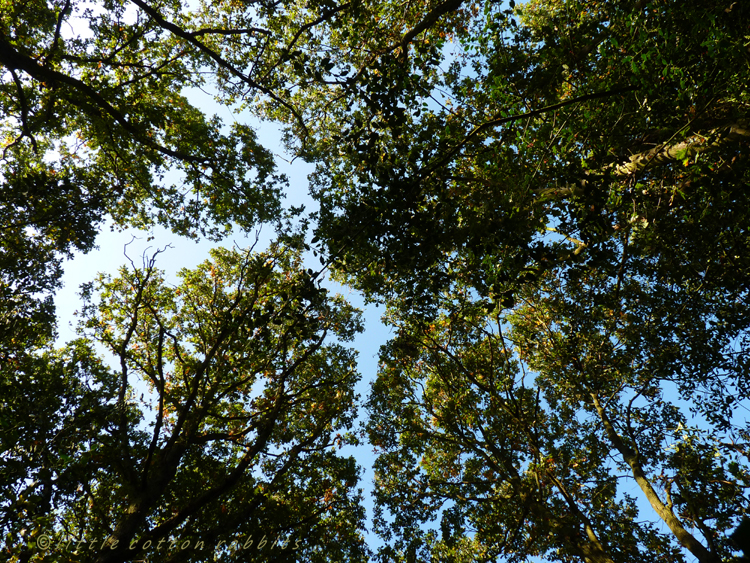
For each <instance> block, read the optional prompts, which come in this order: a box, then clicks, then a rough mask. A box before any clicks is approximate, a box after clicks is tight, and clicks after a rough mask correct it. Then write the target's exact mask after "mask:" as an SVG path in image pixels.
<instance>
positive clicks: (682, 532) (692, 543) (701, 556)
mask: <svg viewBox="0 0 750 563" xmlns="http://www.w3.org/2000/svg"><path fill="white" fill-rule="evenodd" d="M591 399H592V402H593V404H594V408H595V409H596V412H597V414H598V415H599V420H600V421H601V423H602V425H603V426H604V431H605V433H606V434H607V438H609V441H610V442H612V445H613V446H614V447H615V449H616V450H617V451H618V452H620V455H621V456H622V458H623V460H624V461H625V463H627V464H628V465H629V466H630V469H631V471H632V473H633V477H634V478H635V481H636V483H638V486H639V487H640V488H641V490H642V491H643V493H644V494H645V495H646V499H647V500H648V502H649V504H650V505H651V507H652V508H653V509H654V510H655V511H656V513H657V514H658V515H659V517H660V518H661V519H662V520H663V521H664V522H665V523H666V524H667V526H668V527H669V529H670V530H671V531H672V533H673V534H674V535H675V537H676V538H677V540H678V541H679V542H680V544H681V545H682V546H683V547H685V548H686V549H688V550H689V551H690V553H692V554H693V555H694V556H695V557H697V558H698V561H700V563H720V561H721V559H720V558H719V557H717V556H716V555H714V554H713V553H711V552H710V551H708V549H706V548H705V547H704V546H703V544H702V543H700V542H699V541H698V540H697V539H695V537H694V536H693V535H692V534H691V533H690V532H688V531H687V530H686V529H685V527H684V526H683V525H682V522H680V520H678V519H677V517H676V516H675V515H674V512H672V510H671V509H670V508H668V507H667V506H666V505H665V504H664V502H662V500H661V499H660V498H659V495H658V494H656V491H655V490H654V488H653V486H652V485H651V482H650V481H649V480H648V478H647V477H646V474H645V473H644V471H643V465H642V464H641V460H640V459H639V456H638V454H637V453H636V452H634V451H633V450H632V449H631V448H630V447H629V446H628V445H627V444H625V443H624V442H623V441H622V439H621V438H620V436H619V435H618V434H617V431H616V430H615V427H614V426H613V425H612V422H611V421H610V420H609V416H608V415H607V413H606V411H605V410H604V407H602V405H601V403H600V402H599V397H598V396H597V395H596V393H591Z"/></svg>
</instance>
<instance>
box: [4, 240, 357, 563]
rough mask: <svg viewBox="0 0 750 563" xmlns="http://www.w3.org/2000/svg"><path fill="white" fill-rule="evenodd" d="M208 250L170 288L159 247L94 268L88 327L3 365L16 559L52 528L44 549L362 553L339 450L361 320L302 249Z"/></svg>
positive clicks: (80, 554)
mask: <svg viewBox="0 0 750 563" xmlns="http://www.w3.org/2000/svg"><path fill="white" fill-rule="evenodd" d="M212 257H213V259H212V260H211V261H207V262H205V263H203V264H202V265H200V266H199V267H198V268H197V269H195V270H193V271H188V270H183V271H182V272H181V273H180V276H181V278H182V281H181V283H180V284H179V285H178V286H176V287H174V286H171V285H170V284H168V283H166V281H165V280H164V278H163V275H162V274H161V273H160V272H158V271H157V270H156V269H155V266H154V259H153V258H152V259H150V260H146V261H145V263H144V266H143V267H142V268H132V269H123V270H122V271H121V272H120V275H119V277H117V278H115V279H111V278H109V277H107V276H102V277H100V279H99V280H98V281H97V282H96V284H95V285H93V286H89V287H88V290H87V291H88V298H89V300H88V304H87V306H86V308H85V313H84V316H85V324H84V325H83V327H82V330H83V335H84V338H83V339H82V340H80V341H78V342H76V343H73V344H72V345H71V346H69V348H68V349H67V350H62V351H60V352H55V353H51V354H52V356H51V357H50V353H47V354H46V355H41V356H38V357H37V358H36V360H35V361H36V363H35V364H33V365H29V366H16V374H15V376H14V375H13V374H12V373H7V372H5V373H4V381H3V385H4V387H5V388H6V389H7V390H8V391H9V394H8V398H9V402H8V404H4V407H3V410H4V411H8V407H10V406H12V408H11V409H10V413H7V412H4V417H3V420H4V426H5V428H4V432H3V444H2V445H3V448H2V451H3V454H2V455H3V465H4V467H5V469H4V472H3V483H2V485H3V488H4V490H3V493H4V494H3V502H4V504H6V506H5V507H4V508H6V509H7V511H4V512H5V513H7V514H8V517H7V518H6V519H5V520H4V522H3V527H4V542H5V548H4V551H5V553H7V554H8V555H9V556H10V558H11V560H19V561H20V560H23V561H27V560H31V561H34V560H43V559H44V551H42V550H41V549H35V547H38V541H39V537H40V536H39V533H40V532H46V533H47V534H54V537H55V540H54V542H53V546H52V547H51V548H50V554H49V557H52V558H53V559H54V560H55V561H63V560H70V561H82V560H91V561H99V562H105V561H124V560H130V559H132V558H133V557H136V556H138V555H140V556H142V555H143V554H148V553H149V549H148V547H149V546H151V545H153V547H151V550H152V551H153V552H154V554H153V556H154V557H156V558H158V559H159V560H160V561H181V560H205V559H206V557H212V555H215V556H216V557H217V560H220V561H236V560H242V561H247V560H256V559H257V560H264V561H265V560H269V559H270V560H275V561H292V560H298V558H300V557H304V558H305V559H306V560H309V561H324V560H328V557H329V556H331V554H333V556H335V557H336V559H337V560H341V561H360V560H362V559H363V558H364V557H365V552H366V549H365V547H364V544H363V540H362V537H361V526H362V518H363V511H362V508H361V507H360V505H359V502H360V500H361V499H360V494H359V492H358V491H357V490H356V488H355V485H356V483H357V480H358V469H357V466H356V464H355V462H354V459H353V458H351V457H342V456H340V455H338V454H337V449H340V448H341V447H342V446H344V445H346V444H353V443H355V442H356V439H355V438H354V436H353V434H352V433H351V432H350V431H349V430H350V429H351V426H352V421H353V418H354V416H355V409H354V404H355V402H356V396H355V395H354V390H353V388H354V384H355V383H356V381H357V379H358V377H359V376H358V374H357V372H356V366H355V356H354V353H353V352H352V351H350V350H347V349H346V348H344V347H343V346H342V345H341V344H340V343H338V342H337V340H349V339H351V338H352V337H353V335H354V334H355V333H356V332H357V331H359V330H361V326H360V324H359V319H358V314H357V312H356V311H355V310H354V309H352V308H351V306H349V305H348V304H347V303H346V302H344V301H343V299H341V298H340V297H330V296H329V295H328V294H327V291H326V290H325V289H321V288H320V287H319V286H317V285H316V284H315V283H314V281H313V279H312V278H311V277H310V274H309V273H307V272H305V271H304V270H302V268H301V258H300V254H299V251H297V250H293V249H291V248H284V247H281V246H272V247H271V248H270V249H269V250H268V251H266V252H262V253H251V252H249V251H237V250H216V251H214V252H213V253H212ZM93 291H96V292H98V294H99V295H100V298H99V300H98V302H95V301H94V299H93V295H94V294H93ZM93 342H97V343H99V344H100V345H103V346H104V347H105V348H106V349H107V350H108V351H109V353H110V354H112V355H113V356H114V358H115V362H114V364H113V365H115V366H117V367H112V368H107V367H105V366H103V365H102V363H101V362H100V361H99V360H96V359H95V358H94V357H92V355H91V351H90V346H91V343H93ZM32 381H36V382H37V391H36V392H35V393H31V394H29V393H28V388H29V385H30V382H32ZM37 395H38V396H37ZM21 407H23V409H22V410H19V409H21ZM32 479H33V481H32ZM22 528H23V529H25V530H26V535H27V537H26V538H23V537H22V536H20V535H19V532H20V530H21V529H22ZM31 530H33V532H34V534H35V535H34V536H32V537H31V538H29V537H28V532H29V531H31ZM264 535H265V536H266V541H267V545H266V546H265V549H263V547H264V545H261V543H262V544H266V542H263V536H264ZM250 539H253V542H254V545H246V543H247V542H248V540H250ZM277 539H278V541H279V542H281V543H285V542H286V541H287V540H290V541H289V542H288V543H287V544H286V547H287V548H286V549H285V548H281V547H279V546H280V545H281V544H278V543H276V540H277ZM61 540H65V541H67V540H72V543H73V546H75V545H78V547H79V549H78V551H77V552H76V551H75V549H74V547H70V546H68V547H67V548H66V544H65V542H64V541H63V545H62V547H61V546H60V543H59V542H60V541H61ZM162 540H165V541H166V542H167V544H165V545H162V543H164V542H162V543H159V542H160V541H162ZM173 540H174V541H177V544H176V545H182V544H183V543H184V542H185V541H189V542H190V544H191V545H192V546H194V547H192V548H190V549H189V550H188V551H185V550H181V549H180V548H176V547H175V546H174V545H172V546H171V548H168V547H167V546H168V545H171V543H170V542H172V541H173ZM235 540H237V541H238V542H239V543H234V544H233V542H234V541H235ZM222 541H223V542H224V544H223V547H222V544H221V543H220V542H222ZM78 542H86V543H85V544H84V548H85V545H93V544H97V545H96V546H94V547H95V548H96V549H95V550H93V551H88V550H86V551H83V550H82V549H81V548H80V545H81V544H79V543H78ZM103 542H106V543H103ZM115 542H117V543H115ZM133 542H135V543H133ZM147 542H152V543H150V544H148V545H145V544H146V543H147ZM274 544H275V545H274ZM144 545H145V547H144ZM157 545H158V546H161V547H160V549H159V550H156V549H155V548H156V546H157ZM133 546H134V547H133ZM199 546H200V547H199ZM29 557H31V559H29Z"/></svg>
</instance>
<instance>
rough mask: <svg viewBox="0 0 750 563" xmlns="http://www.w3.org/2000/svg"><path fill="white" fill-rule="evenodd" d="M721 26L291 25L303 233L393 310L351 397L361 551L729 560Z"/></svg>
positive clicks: (741, 138) (467, 21)
mask: <svg viewBox="0 0 750 563" xmlns="http://www.w3.org/2000/svg"><path fill="white" fill-rule="evenodd" d="M344 8H346V9H345V10H344ZM412 10H414V11H412ZM747 22H748V12H747V7H745V6H740V3H726V4H723V3H719V4H712V5H706V4H705V3H702V2H687V3H685V2H682V3H679V5H678V4H677V3H674V2H669V1H661V0H656V1H651V2H648V1H639V2H633V3H627V4H622V3H616V2H606V1H605V2H595V3H591V2H585V3H584V2H577V1H575V0H570V1H565V0H564V1H559V2H558V1H553V2H535V1H532V2H528V3H525V4H523V5H518V6H515V4H514V3H513V2H511V3H510V6H509V7H506V6H503V5H501V4H499V3H485V4H483V5H479V4H475V3H471V2H465V3H463V2H450V1H446V2H442V3H441V2H432V3H428V4H426V5H425V6H421V5H420V6H417V5H416V4H414V3H406V5H405V9H404V10H403V11H402V10H401V6H399V7H398V8H397V7H396V6H395V5H383V4H377V5H376V4H374V3H372V4H370V3H358V4H356V7H355V6H354V5H352V6H350V5H343V7H342V12H341V13H340V14H338V15H337V17H335V18H333V19H332V20H331V21H330V25H328V27H327V28H326V29H324V30H319V32H318V33H317V34H309V35H304V34H303V35H302V36H301V37H300V39H299V40H298V41H297V45H300V44H303V45H304V46H309V52H307V53H306V54H305V55H304V57H305V62H306V64H305V65H303V66H302V67H300V65H295V64H294V62H291V63H290V64H289V66H288V72H290V73H291V74H292V75H294V76H297V77H298V80H299V84H304V87H301V88H300V89H299V90H297V91H296V93H295V98H294V99H295V102H296V103H297V104H298V106H297V107H298V108H300V109H299V110H298V113H300V112H303V111H304V112H307V113H304V115H306V116H309V118H310V120H309V122H308V127H307V129H305V130H302V129H300V128H299V127H298V126H297V125H296V122H295V121H294V120H293V119H292V117H291V116H289V117H287V119H288V121H289V123H290V124H291V127H290V130H289V131H290V146H291V147H292V148H294V147H296V148H297V150H298V151H299V154H300V155H301V156H303V157H305V158H307V159H309V160H312V161H314V162H317V163H318V166H317V170H316V173H315V174H314V175H313V177H312V178H311V181H312V193H313V195H314V196H315V197H316V198H317V199H318V201H319V202H320V205H321V209H320V212H319V214H318V216H317V219H318V223H317V225H316V231H315V233H316V238H317V239H319V240H320V241H321V243H322V245H323V247H324V248H325V249H326V250H327V253H328V260H329V261H330V263H331V265H332V266H333V268H334V269H335V270H336V272H337V274H338V275H339V276H340V277H341V279H344V280H346V281H347V282H349V283H352V284H354V285H355V286H357V287H358V288H360V289H362V290H363V291H365V292H366V294H367V295H368V296H369V298H370V299H372V300H375V301H380V302H385V303H386V304H387V305H388V310H389V313H388V316H387V317H386V318H387V321H388V322H389V323H390V324H392V325H394V326H395V327H396V328H397V330H398V332H397V336H396V337H395V338H394V339H393V340H392V341H391V342H390V343H389V344H388V345H387V346H386V347H384V348H383V352H382V356H381V359H382V361H383V363H382V365H381V369H380V374H379V377H378V381H377V382H376V383H375V385H374V387H373V391H372V393H371V396H370V400H369V410H370V416H371V419H370V422H369V424H368V428H369V431H370V436H371V441H373V443H374V444H375V445H376V447H377V448H378V451H379V452H380V457H379V459H378V462H377V483H378V488H377V500H378V505H379V509H380V510H381V513H380V516H379V519H378V527H379V531H380V532H381V534H383V537H384V538H385V539H386V540H387V541H388V545H387V546H386V547H384V548H383V549H382V550H381V552H380V557H381V560H383V561H392V560H404V561H415V560H441V561H442V560H455V561H463V560H466V561H468V560H488V561H489V560H496V559H500V558H502V559H508V560H518V561H524V560H525V558H526V557H528V556H532V555H539V556H543V557H545V558H547V559H551V560H561V561H572V560H581V559H583V560H586V561H632V560H644V559H649V560H651V559H653V560H659V559H660V558H661V559H662V560H669V561H676V560H683V558H684V557H685V556H686V553H690V554H691V555H692V556H694V557H696V558H697V559H698V560H699V561H719V560H721V559H722V558H725V557H728V556H729V554H730V551H731V550H730V549H729V547H728V544H727V541H726V540H725V539H724V536H725V534H726V533H727V532H728V531H730V530H731V529H732V528H733V527H734V526H736V525H737V523H738V522H739V518H740V515H741V514H742V513H743V512H744V511H746V510H747V505H746V501H745V500H744V498H743V494H744V491H745V490H746V488H747V486H748V482H747V470H748V466H747V463H748V459H747V448H746V440H747V430H748V429H747V427H746V426H745V425H743V422H742V420H741V418H740V413H741V409H742V405H743V403H746V401H747V399H748V395H747V393H748V389H747V385H746V382H745V374H746V371H747V343H748V341H747V338H748V327H749V326H750V324H749V321H750V317H749V316H748V313H747V300H748V285H747V280H748V279H750V277H749V276H750V264H749V263H748V261H747V256H749V255H750V254H749V253H748V250H750V249H749V248H748V245H749V244H750V240H748V236H747V233H748V232H750V230H749V227H750V221H749V219H750V217H748V214H747V212H746V210H747V209H748V205H747V204H748V201H747V185H748V167H747V154H746V152H747V143H748V139H750V134H749V133H748V131H750V129H749V128H748V121H747V108H748V104H749V102H750V100H749V99H748V94H747V88H746V84H747V82H748V66H749V65H750V51H748V48H747ZM295 37H296V36H295ZM305 38H307V40H308V41H309V43H304V42H303V40H304V39H305ZM318 45H326V46H328V47H329V48H330V50H331V52H336V53H339V54H338V55H332V54H331V52H327V51H325V50H321V49H320V48H318V47H317V46H318ZM299 49H300V50H301V51H303V52H304V51H305V49H304V48H303V46H300V47H299ZM324 51H325V52H324ZM300 56H302V55H300ZM349 60H353V61H354V63H352V64H351V66H352V67H353V69H352V70H351V71H349V72H348V73H346V75H345V77H344V78H341V77H340V76H339V74H340V71H341V68H342V67H343V66H344V64H345V63H344V61H347V62H348V61H349ZM324 61H328V63H327V64H324ZM329 65H331V66H330V68H328V66H329ZM321 67H322V68H321ZM310 69H317V75H316V76H310V77H309V78H308V79H307V81H305V78H304V77H305V76H307V75H308V74H310ZM271 105H273V104H271ZM270 111H271V115H275V116H283V114H284V110H283V108H272V109H271V110H270ZM295 136H296V139H297V140H296V143H295V142H294V137H295ZM628 482H629V483H631V484H635V485H637V486H638V489H640V490H639V492H638V494H639V495H640V498H641V499H642V501H641V502H642V504H644V502H643V501H645V502H647V503H648V504H650V505H651V507H652V508H653V511H654V515H655V517H656V518H657V519H660V520H661V521H663V523H664V524H666V528H660V527H659V526H658V525H655V524H654V523H652V522H650V521H649V520H644V515H643V510H642V504H641V505H637V504H636V501H635V498H634V497H632V496H631V495H632V493H631V489H628V488H626V485H625V484H626V483H628ZM438 516H439V517H440V518H441V536H438V535H436V532H434V531H432V532H431V531H428V530H429V528H427V527H425V524H426V523H427V522H429V521H430V520H431V519H434V518H436V517H438ZM646 518H648V517H646ZM657 521H658V520H657Z"/></svg>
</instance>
